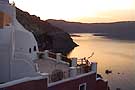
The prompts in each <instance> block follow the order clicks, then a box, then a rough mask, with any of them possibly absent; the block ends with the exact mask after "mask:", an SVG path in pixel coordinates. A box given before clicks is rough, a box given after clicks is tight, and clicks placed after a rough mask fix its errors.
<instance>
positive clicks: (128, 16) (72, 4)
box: [9, 0, 135, 22]
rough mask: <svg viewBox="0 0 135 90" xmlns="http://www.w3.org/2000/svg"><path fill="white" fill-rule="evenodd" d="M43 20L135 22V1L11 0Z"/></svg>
mask: <svg viewBox="0 0 135 90" xmlns="http://www.w3.org/2000/svg"><path fill="white" fill-rule="evenodd" d="M9 1H10V2H12V1H14V2H15V4H16V6H17V7H18V8H20V9H22V10H24V11H27V12H29V13H30V14H32V15H37V16H39V17H41V19H43V20H46V19H64V20H68V21H77V22H115V21H131V20H132V21H133V20H134V21H135V0H9Z"/></svg>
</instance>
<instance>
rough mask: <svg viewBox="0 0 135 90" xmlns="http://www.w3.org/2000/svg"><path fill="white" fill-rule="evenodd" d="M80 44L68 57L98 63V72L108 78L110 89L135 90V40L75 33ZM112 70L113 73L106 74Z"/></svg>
mask: <svg viewBox="0 0 135 90" xmlns="http://www.w3.org/2000/svg"><path fill="white" fill-rule="evenodd" d="M72 38H73V40H74V42H76V43H77V44H78V45H79V46H78V47H76V48H74V49H73V50H72V51H71V52H70V54H69V55H68V57H77V58H79V59H80V58H84V57H86V58H87V57H89V56H91V54H92V53H94V55H93V56H92V57H91V58H90V59H89V61H91V62H97V63H98V73H99V74H101V75H102V77H103V78H104V79H105V80H108V84H109V87H110V90H117V89H120V90H135V41H130V40H116V39H108V38H105V37H104V36H94V35H93V34H90V33H74V36H73V37H72ZM106 70H110V71H112V73H109V74H106V73H105V71H106Z"/></svg>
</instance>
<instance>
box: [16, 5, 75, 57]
mask: <svg viewBox="0 0 135 90" xmlns="http://www.w3.org/2000/svg"><path fill="white" fill-rule="evenodd" d="M16 13H17V20H18V21H19V22H20V23H21V24H22V25H23V26H24V28H26V29H27V30H29V31H30V32H32V33H33V34H34V36H35V38H36V39H37V42H38V46H39V49H40V50H41V51H43V50H45V49H48V50H51V51H53V52H60V53H63V54H66V53H68V52H69V51H71V50H72V49H73V48H74V47H76V46H77V44H76V43H74V42H73V40H72V38H71V37H70V35H69V34H68V33H66V32H64V31H63V30H62V29H59V28H57V27H55V26H53V25H51V24H50V23H48V22H47V21H43V20H40V17H37V16H35V15H30V14H29V13H28V12H24V11H22V10H20V9H18V8H17V9H16Z"/></svg>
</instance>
